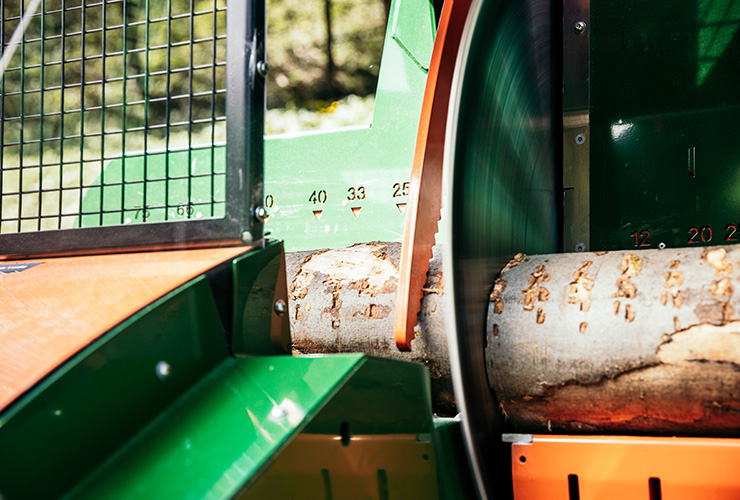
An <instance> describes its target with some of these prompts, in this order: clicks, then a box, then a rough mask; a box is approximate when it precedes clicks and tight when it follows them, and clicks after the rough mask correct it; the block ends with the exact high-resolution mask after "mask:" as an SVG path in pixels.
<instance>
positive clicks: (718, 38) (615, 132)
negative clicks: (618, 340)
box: [590, 0, 740, 250]
mask: <svg viewBox="0 0 740 500" xmlns="http://www.w3.org/2000/svg"><path fill="white" fill-rule="evenodd" d="M739 26H740V4H738V2H734V1H730V0H716V1H709V0H691V1H681V2H678V1H670V0H661V1H656V2H649V3H645V2H641V1H638V0H629V1H619V2H617V1H606V2H595V3H593V4H592V5H591V25H590V37H591V56H590V57H591V62H590V64H591V72H590V116H591V130H590V137H591V145H590V151H591V249H592V250H607V249H617V248H656V247H658V246H659V244H660V243H663V244H665V245H666V246H667V247H680V246H691V245H707V244H711V245H713V244H729V243H733V242H735V241H737V240H738V239H740V235H739V234H738V231H737V230H738V229H740V170H739V169H738V166H740V141H738V139H737V138H738V137H740V93H739V92H737V78H738V75H740V66H738V60H740V30H738V27H739Z"/></svg>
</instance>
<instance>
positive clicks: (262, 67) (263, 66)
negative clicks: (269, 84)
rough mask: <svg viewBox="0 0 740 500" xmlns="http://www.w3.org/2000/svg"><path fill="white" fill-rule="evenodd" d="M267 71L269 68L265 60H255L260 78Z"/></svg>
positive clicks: (264, 75) (265, 74)
mask: <svg viewBox="0 0 740 500" xmlns="http://www.w3.org/2000/svg"><path fill="white" fill-rule="evenodd" d="M268 71H270V68H269V67H268V66H267V63H266V62H265V61H257V73H259V75H260V76H261V77H262V78H264V77H266V76H267V72H268Z"/></svg>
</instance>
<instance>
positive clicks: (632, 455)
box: [511, 436, 740, 500]
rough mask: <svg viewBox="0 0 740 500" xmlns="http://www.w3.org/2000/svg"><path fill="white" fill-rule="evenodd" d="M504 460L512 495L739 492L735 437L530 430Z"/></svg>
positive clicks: (715, 495)
mask: <svg viewBox="0 0 740 500" xmlns="http://www.w3.org/2000/svg"><path fill="white" fill-rule="evenodd" d="M511 460H512V462H511V465H512V476H513V481H514V498H515V499H516V500H533V499H537V500H543V499H547V500H550V499H563V500H569V499H579V500H596V499H598V500H617V499H619V500H624V499H629V500H643V499H644V500H661V499H665V500H688V499H692V500H705V499H714V500H737V499H738V498H740V439H724V438H672V437H665V438H655V437H625V436H619V437H613V436H534V437H533V440H532V443H530V444H525V443H514V444H512V447H511Z"/></svg>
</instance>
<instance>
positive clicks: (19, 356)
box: [0, 247, 249, 410]
mask: <svg viewBox="0 0 740 500" xmlns="http://www.w3.org/2000/svg"><path fill="white" fill-rule="evenodd" d="M247 250H249V248H247V247H228V248H215V249H202V250H180V251H167V252H148V253H128V254H110V255H96V256H85V257H59V258H45V259H34V260H27V261H3V262H1V263H0V311H2V312H0V410H2V409H3V408H5V407H6V406H7V405H8V404H10V403H11V402H12V401H14V400H15V399H16V398H18V397H19V396H21V395H22V394H23V393H24V392H26V391H27V390H29V389H30V388H31V387H33V386H34V384H36V383H37V382H39V381H40V380H41V379H42V378H44V377H45V376H46V375H47V374H49V373H51V372H52V371H53V370H54V369H55V368H57V367H58V366H60V365H61V364H62V363H64V362H65V361H66V360H67V359H69V358H70V357H71V356H73V355H74V354H75V353H77V352H79V351H80V350H81V349H83V348H84V347H85V346H86V345H88V344H90V342H92V341H94V340H95V339H96V338H98V337H100V336H101V335H103V334H104V333H106V332H107V331H109V330H110V329H111V328H113V327H115V326H116V325H118V324H119V323H121V322H122V321H124V320H125V319H126V318H128V317H130V316H131V315H132V314H134V313H136V312H137V311H139V310H141V309H142V308H143V307H146V306H147V305H149V304H151V303H152V302H153V301H155V300H157V299H158V298H160V297H161V296H162V295H164V294H166V293H167V292H170V291H171V290H174V289H175V288H177V287H178V286H180V285H181V284H183V283H185V282H186V281H188V280H190V279H192V278H194V277H196V276H199V275H200V274H202V273H204V272H205V271H207V270H209V269H211V268H213V267H215V266H217V265H219V264H221V263H223V262H225V261H227V260H229V259H232V258H234V257H236V256H237V255H240V254H242V253H244V252H246V251H247Z"/></svg>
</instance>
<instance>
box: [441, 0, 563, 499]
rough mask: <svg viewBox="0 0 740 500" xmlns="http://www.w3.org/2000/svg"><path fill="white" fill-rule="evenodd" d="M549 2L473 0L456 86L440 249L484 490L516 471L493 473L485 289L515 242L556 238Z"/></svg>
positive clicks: (502, 465) (502, 463)
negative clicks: (446, 240) (444, 244)
mask: <svg viewBox="0 0 740 500" xmlns="http://www.w3.org/2000/svg"><path fill="white" fill-rule="evenodd" d="M552 9H553V8H552V6H551V4H550V2H549V1H542V0H525V1H521V0H505V1H499V0H477V1H474V2H473V4H472V6H471V10H470V14H469V16H468V19H467V24H466V27H465V30H464V32H463V36H462V40H461V43H460V46H461V49H460V51H459V55H458V63H457V67H456V74H455V77H454V80H453V85H452V97H451V99H450V113H449V119H448V129H447V137H448V141H447V145H448V146H447V149H446V154H445V175H446V182H445V183H444V185H445V186H447V189H448V196H449V198H448V199H449V206H448V207H447V212H446V214H445V215H444V216H443V219H444V220H445V221H446V224H448V230H449V233H448V234H449V235H450V240H451V241H450V244H449V245H448V246H447V249H446V255H445V256H444V263H445V280H446V281H447V283H452V286H451V287H450V288H451V291H450V293H446V295H447V297H448V301H449V306H450V308H449V314H448V323H449V328H448V330H450V331H451V332H453V333H452V335H451V338H450V344H451V346H450V357H451V362H452V371H453V380H454V383H455V394H456V397H457V402H458V407H459V408H460V409H461V413H462V418H463V423H464V426H463V427H464V429H465V439H466V443H467V446H468V451H469V456H470V457H471V461H472V462H473V463H472V466H473V471H474V474H475V476H476V482H477V483H478V487H479V491H480V494H481V497H482V498H491V497H495V496H496V493H497V492H499V493H501V492H502V490H501V489H502V486H503V485H504V484H506V483H508V482H510V481H506V482H503V481H502V482H499V481H497V480H496V477H497V473H500V474H501V475H502V476H501V477H503V476H504V475H506V472H505V471H506V470H507V469H508V467H509V465H508V460H509V458H508V455H507V454H503V453H498V450H499V449H500V446H501V444H500V442H501V440H500V433H501V429H502V426H503V419H502V418H501V416H500V411H499V410H498V405H497V402H496V399H495V395H494V394H493V392H492V391H491V390H490V388H489V385H488V381H487V378H486V366H485V359H484V348H485V325H486V312H487V306H488V299H489V294H490V292H491V288H492V285H493V282H494V280H495V279H496V277H497V276H498V274H499V272H500V270H501V269H502V267H503V266H504V265H505V264H506V263H507V262H508V261H509V260H510V259H511V257H512V256H513V255H515V254H516V253H520V252H524V253H530V254H536V253H551V252H556V251H559V247H560V243H559V239H560V236H559V235H560V228H559V222H558V221H559V208H558V207H559V204H560V203H559V200H560V195H559V192H560V190H559V185H560V180H559V164H560V160H559V159H558V157H559V151H560V149H559V147H558V146H557V145H558V143H559V139H558V138H557V135H556V134H558V133H561V132H560V130H561V126H560V124H559V123H560V120H559V116H560V115H561V107H560V106H561V104H560V100H559V95H560V88H561V79H560V76H559V75H560V70H559V68H558V61H560V56H559V55H557V56H556V57H553V55H554V54H556V51H557V47H554V45H555V44H554V43H553V41H554V40H558V37H559V36H560V22H559V21H558V24H553V22H552V21H553V19H557V16H553V10H552ZM554 28H555V29H556V30H555V29H554ZM553 33H556V34H557V36H555V35H554V34H553ZM556 89H557V90H556ZM554 90H556V91H555V92H554ZM556 117H558V118H557V119H556ZM502 457H503V458H502Z"/></svg>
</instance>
